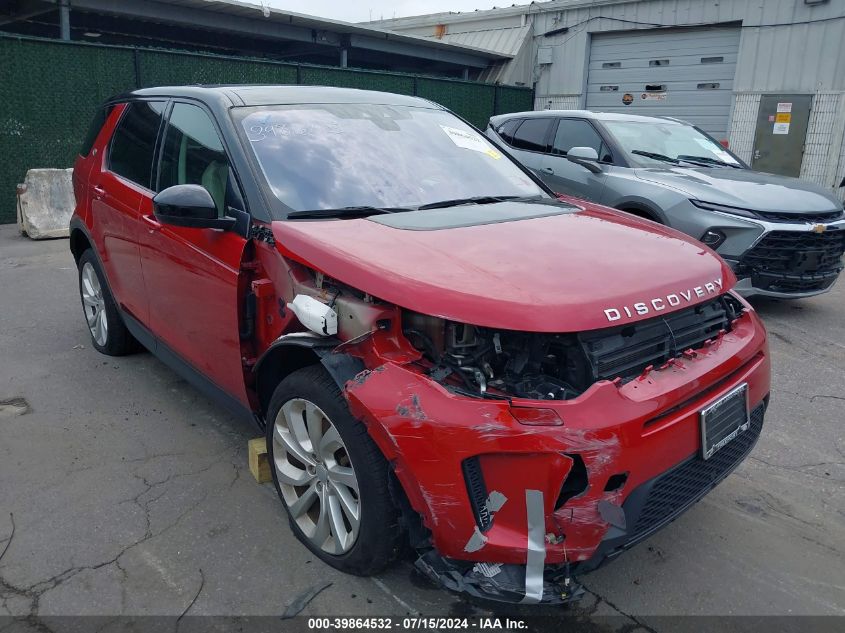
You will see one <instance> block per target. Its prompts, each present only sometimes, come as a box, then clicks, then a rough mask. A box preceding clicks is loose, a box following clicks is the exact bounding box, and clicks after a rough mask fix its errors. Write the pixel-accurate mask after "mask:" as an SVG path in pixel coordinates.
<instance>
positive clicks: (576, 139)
mask: <svg viewBox="0 0 845 633" xmlns="http://www.w3.org/2000/svg"><path fill="white" fill-rule="evenodd" d="M573 147H592V148H593V149H594V150H596V154H598V155H599V160H600V161H602V162H608V163H609V162H612V161H613V156H611V154H610V150H608V148H607V146H606V145H605V144H604V143H603V142H602V139H601V136H599V133H598V132H596V130H595V128H594V127H593V126H592V125H590V124H589V123H588V122H587V121H582V120H579V119H561V120H560V121H558V124H557V132H555V140H554V142H553V143H552V153H553V154H560V155H563V156H566V153H567V152H568V151H569V150H570V149H571V148H573Z"/></svg>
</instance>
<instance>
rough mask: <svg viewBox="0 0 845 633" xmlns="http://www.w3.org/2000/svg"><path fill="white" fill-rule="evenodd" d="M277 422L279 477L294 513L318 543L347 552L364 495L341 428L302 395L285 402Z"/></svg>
mask: <svg viewBox="0 0 845 633" xmlns="http://www.w3.org/2000/svg"><path fill="white" fill-rule="evenodd" d="M273 425H274V426H273V461H274V466H275V471H276V477H277V479H278V482H279V488H280V489H281V491H282V498H283V499H284V501H285V504H286V505H287V507H288V510H289V511H290V515H291V518H292V519H293V520H294V521H295V522H296V524H297V526H298V527H299V529H300V530H302V533H303V534H304V535H305V536H306V538H308V540H310V541H311V542H312V543H313V545H314V546H316V547H318V548H320V549H321V550H323V551H324V552H326V553H328V554H333V555H335V556H338V555H341V554H345V553H346V552H348V551H349V550H350V549H352V546H353V545H354V544H355V540H356V538H357V537H358V531H359V528H360V525H361V500H360V496H359V489H358V479H357V478H356V476H355V470H354V468H353V466H352V462H351V460H350V457H349V453H348V452H347V450H346V446H345V445H344V443H343V440H342V439H341V437H340V433H338V431H337V428H335V426H334V424H332V421H331V420H330V419H329V417H328V416H327V415H326V414H325V413H324V412H323V411H322V409H320V408H319V407H318V406H317V405H315V404H314V403H313V402H310V401H309V400H305V399H302V398H293V399H291V400H288V401H287V402H285V404H283V405H282V408H281V409H280V410H279V413H278V414H277V415H276V419H275V421H274V423H273Z"/></svg>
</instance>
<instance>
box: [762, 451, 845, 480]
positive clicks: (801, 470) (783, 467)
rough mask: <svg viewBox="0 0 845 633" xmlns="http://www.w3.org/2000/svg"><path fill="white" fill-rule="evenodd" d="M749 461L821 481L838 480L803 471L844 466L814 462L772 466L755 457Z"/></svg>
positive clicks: (770, 463) (841, 464)
mask: <svg viewBox="0 0 845 633" xmlns="http://www.w3.org/2000/svg"><path fill="white" fill-rule="evenodd" d="M749 459H750V460H752V461H755V462H760V463H761V464H765V465H766V466H768V467H770V468H777V469H779V470H787V471H789V472H794V473H801V474H802V475H807V476H808V477H815V478H817V479H823V480H824V481H839V480H838V479H835V478H834V479H831V477H829V476H827V475H819V474H816V473H813V472H807V471H806V470H805V469H807V468H819V467H821V466H845V463H843V462H816V463H812V464H800V465H798V466H786V465H784V464H773V463H772V462H769V461H766V460H765V459H762V458H760V457H757V456H756V455H751V456H749Z"/></svg>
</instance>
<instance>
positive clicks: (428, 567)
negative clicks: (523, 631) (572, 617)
mask: <svg viewBox="0 0 845 633" xmlns="http://www.w3.org/2000/svg"><path fill="white" fill-rule="evenodd" d="M416 568H417V569H418V570H419V571H420V572H421V573H422V574H423V575H424V576H426V577H427V578H428V579H429V580H431V581H432V582H434V583H436V584H439V585H442V586H443V587H445V588H446V589H448V590H450V591H455V592H457V593H466V594H469V595H470V596H473V597H475V598H482V599H485V600H496V601H498V602H507V603H532V604H549V605H561V604H567V603H569V602H575V601H577V600H580V599H581V597H582V596H583V595H584V587H582V586H581V585H580V584H578V583H577V582H576V581H575V579H574V578H573V577H572V572H571V568H570V565H555V566H543V565H540V566H533V567H532V566H530V565H507V564H502V563H469V564H468V563H462V562H460V561H454V560H448V559H446V558H443V557H442V556H440V555H439V554H438V553H437V552H436V551H434V550H431V549H430V550H428V551H426V552H423V553H422V554H421V555H420V557H419V558H418V559H417V562H416Z"/></svg>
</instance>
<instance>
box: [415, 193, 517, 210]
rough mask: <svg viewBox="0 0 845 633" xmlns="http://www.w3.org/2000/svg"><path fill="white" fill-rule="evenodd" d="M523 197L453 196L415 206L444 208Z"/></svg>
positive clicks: (423, 208)
mask: <svg viewBox="0 0 845 633" xmlns="http://www.w3.org/2000/svg"><path fill="white" fill-rule="evenodd" d="M519 199H524V198H523V196H474V197H472V198H455V199H453V200H440V201H439V202H429V203H428V204H423V205H420V206H419V207H417V209H420V210H425V209H445V208H447V207H457V206H460V205H462V204H494V203H496V202H504V201H505V200H519Z"/></svg>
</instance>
